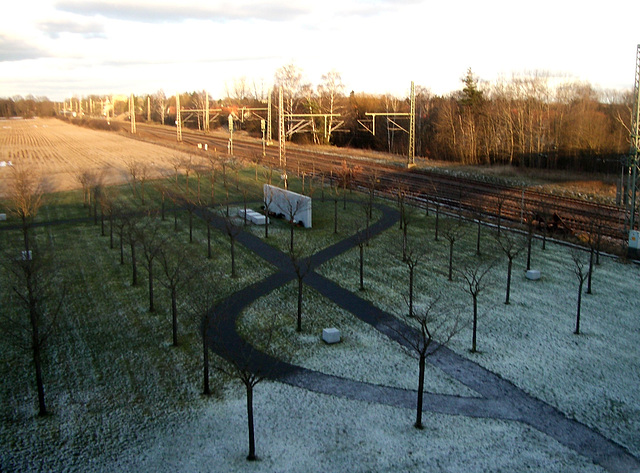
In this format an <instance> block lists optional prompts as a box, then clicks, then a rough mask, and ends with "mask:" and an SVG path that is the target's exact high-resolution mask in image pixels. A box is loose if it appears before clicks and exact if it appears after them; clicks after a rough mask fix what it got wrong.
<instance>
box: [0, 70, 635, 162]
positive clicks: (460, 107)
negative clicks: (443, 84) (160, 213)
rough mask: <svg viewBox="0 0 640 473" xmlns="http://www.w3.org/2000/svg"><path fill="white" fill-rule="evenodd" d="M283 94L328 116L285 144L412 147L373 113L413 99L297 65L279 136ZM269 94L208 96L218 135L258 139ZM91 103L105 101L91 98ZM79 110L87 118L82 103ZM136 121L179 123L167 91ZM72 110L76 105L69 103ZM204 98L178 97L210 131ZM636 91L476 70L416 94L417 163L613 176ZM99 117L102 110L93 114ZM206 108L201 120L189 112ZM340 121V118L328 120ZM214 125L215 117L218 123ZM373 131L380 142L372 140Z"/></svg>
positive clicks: (31, 108)
mask: <svg viewBox="0 0 640 473" xmlns="http://www.w3.org/2000/svg"><path fill="white" fill-rule="evenodd" d="M280 88H282V92H283V108H284V111H285V112H286V113H287V114H311V113H313V114H326V115H327V116H326V117H316V118H313V119H310V120H308V122H307V124H306V126H300V119H297V118H295V117H294V118H287V119H286V120H285V124H286V125H285V126H286V127H287V130H288V131H289V132H292V131H293V130H294V128H297V132H296V133H290V134H288V135H287V139H290V140H292V141H296V142H302V143H316V144H321V143H323V144H332V145H335V146H340V147H347V146H349V147H353V148H363V149H371V150H376V151H385V152H390V153H396V154H405V153H406V152H407V149H408V142H409V136H408V134H407V132H406V130H408V128H409V120H408V117H407V116H397V117H390V119H388V118H387V117H384V116H378V117H376V120H375V125H374V123H373V120H372V118H371V116H370V115H367V113H372V112H375V113H405V114H406V113H408V112H409V110H410V100H409V98H404V99H400V98H397V97H395V96H392V95H371V94H365V93H355V92H353V91H352V92H350V93H349V94H347V93H345V87H344V84H343V83H342V79H341V76H340V74H339V73H338V72H336V71H335V70H334V71H330V72H329V73H327V74H325V75H323V76H322V78H321V83H320V84H319V85H317V86H314V85H313V84H311V83H309V82H307V81H306V80H305V79H304V75H303V71H302V70H301V69H300V68H298V67H297V66H295V65H293V64H290V65H286V66H283V67H281V68H280V69H278V70H277V71H276V74H275V77H274V87H273V89H272V92H271V93H272V123H271V129H272V136H273V138H274V139H276V136H277V120H278V118H277V117H278V112H277V105H278V91H279V89H280ZM268 94H269V91H268V90H266V89H265V87H264V84H262V83H260V84H256V83H255V82H252V83H250V82H249V81H247V79H246V78H244V77H243V78H240V79H237V80H235V81H234V82H233V84H231V85H227V87H226V97H225V98H224V99H214V98H212V97H211V96H209V98H208V99H209V101H208V103H209V109H219V110H220V113H219V114H218V115H217V116H216V115H215V113H214V112H211V113H210V117H212V118H210V120H211V123H210V126H211V128H215V127H220V128H223V129H226V128H227V127H228V115H229V114H230V113H234V114H235V116H236V120H235V126H236V127H240V128H242V129H244V130H246V131H247V132H249V133H250V134H253V135H254V136H258V137H259V136H261V135H262V130H261V120H260V118H266V112H264V111H262V112H257V113H256V112H251V111H242V108H243V107H246V108H264V107H266V103H267V97H268ZM92 97H93V102H94V103H99V102H100V98H99V97H97V96H92ZM73 100H75V101H76V102H78V104H77V105H76V109H82V110H88V109H89V107H88V103H89V99H87V105H86V106H83V105H81V104H82V99H73ZM135 100H136V104H137V109H136V116H137V120H139V121H146V120H150V121H152V122H156V123H163V124H168V125H173V124H174V123H175V119H176V109H175V96H170V97H167V96H166V95H165V93H164V91H162V90H159V91H157V92H156V93H154V94H150V95H147V96H139V97H136V98H135ZM72 103H73V101H72ZM206 103H207V101H206V93H205V91H194V92H190V93H182V94H180V105H181V108H182V109H183V113H182V119H183V124H184V126H186V127H190V128H195V129H201V130H202V129H204V128H205V127H204V122H205V114H204V108H205V105H206ZM632 104H633V97H632V93H631V91H630V90H629V91H612V90H600V89H597V88H594V87H593V86H591V85H590V84H589V83H585V82H578V81H569V80H566V81H562V82H560V81H557V78H554V77H551V76H550V75H548V74H544V73H534V74H529V75H521V76H513V77H511V78H509V79H507V78H504V79H500V80H497V81H494V82H485V81H481V80H480V79H479V78H478V77H477V76H475V75H474V74H473V72H472V70H471V69H469V70H467V72H466V74H465V75H464V76H463V77H462V78H461V88H460V90H457V91H455V92H452V93H450V94H448V95H443V96H440V95H434V94H432V93H431V92H430V91H429V90H428V89H427V88H425V87H422V86H416V137H415V139H416V155H417V156H418V157H426V158H433V159H438V160H447V161H452V162H459V163H463V164H507V165H517V166H524V167H536V168H545V169H572V170H583V171H600V172H615V171H617V170H619V169H620V162H621V157H622V156H623V155H625V154H626V153H627V152H628V150H629V128H630V118H631V108H632ZM54 105H55V104H53V103H52V102H50V101H48V100H47V99H42V98H35V97H31V96H29V97H26V98H22V97H14V98H11V99H0V116H2V117H11V116H24V117H29V116H36V115H38V116H50V115H53V114H55V110H56V109H55V107H54ZM114 106H115V109H114V113H115V115H119V114H126V113H127V112H128V104H126V103H124V102H122V103H120V102H118V103H116V104H114ZM96 109H97V107H96ZM189 110H200V111H199V112H188V111H189ZM332 114H340V117H334V116H331V115H332ZM213 117H215V118H213ZM374 131H375V134H374V133H373V132H374Z"/></svg>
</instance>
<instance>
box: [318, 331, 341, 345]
mask: <svg viewBox="0 0 640 473" xmlns="http://www.w3.org/2000/svg"><path fill="white" fill-rule="evenodd" d="M322 340H324V341H325V342H326V343H328V344H332V343H338V342H339V341H340V330H338V329H337V328H325V329H322Z"/></svg>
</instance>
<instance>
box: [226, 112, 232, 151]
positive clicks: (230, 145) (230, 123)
mask: <svg viewBox="0 0 640 473" xmlns="http://www.w3.org/2000/svg"><path fill="white" fill-rule="evenodd" d="M227 151H228V153H229V154H230V155H231V156H233V115H231V114H229V146H228V149H227Z"/></svg>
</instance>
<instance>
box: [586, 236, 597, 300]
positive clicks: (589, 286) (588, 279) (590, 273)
mask: <svg viewBox="0 0 640 473" xmlns="http://www.w3.org/2000/svg"><path fill="white" fill-rule="evenodd" d="M594 253H595V248H594V246H593V245H592V246H591V251H590V252H589V273H588V276H587V294H591V275H592V274H593V255H594Z"/></svg>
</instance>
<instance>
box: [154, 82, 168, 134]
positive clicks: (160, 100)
mask: <svg viewBox="0 0 640 473" xmlns="http://www.w3.org/2000/svg"><path fill="white" fill-rule="evenodd" d="M153 102H154V105H155V110H156V112H157V113H158V115H159V119H160V124H161V125H164V119H165V114H166V109H167V108H166V102H167V97H166V96H165V94H164V91H163V90H162V89H160V90H158V91H157V92H156V93H155V94H153Z"/></svg>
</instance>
